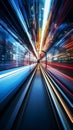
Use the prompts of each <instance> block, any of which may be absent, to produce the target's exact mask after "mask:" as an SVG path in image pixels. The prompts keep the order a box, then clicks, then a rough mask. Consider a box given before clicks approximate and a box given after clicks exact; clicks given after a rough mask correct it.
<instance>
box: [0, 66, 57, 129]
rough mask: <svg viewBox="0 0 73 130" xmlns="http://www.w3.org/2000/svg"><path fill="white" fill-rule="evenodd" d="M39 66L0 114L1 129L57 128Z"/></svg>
mask: <svg viewBox="0 0 73 130" xmlns="http://www.w3.org/2000/svg"><path fill="white" fill-rule="evenodd" d="M45 88H46V87H45V82H44V80H43V76H42V73H41V71H40V68H39V66H37V67H36V68H35V70H34V71H33V73H32V74H31V75H30V77H29V78H28V79H27V81H26V83H25V84H23V86H22V87H21V89H20V90H19V91H18V93H16V95H15V96H14V97H13V99H12V101H11V102H10V104H9V105H8V106H7V107H6V110H4V112H3V113H2V114H1V118H0V129H2V130H10V129H15V130H24V129H25V130H30V129H31V130H34V129H35V130H36V129H38V130H40V129H43V130H45V129H46V130H48V129H59V126H58V122H57V120H56V118H55V115H54V111H53V108H52V106H51V102H50V99H49V96H48V94H47V91H46V89H45Z"/></svg>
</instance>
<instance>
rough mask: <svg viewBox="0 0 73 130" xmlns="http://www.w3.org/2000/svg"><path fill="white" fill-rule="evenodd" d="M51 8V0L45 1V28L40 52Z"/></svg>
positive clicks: (43, 28)
mask: <svg viewBox="0 0 73 130" xmlns="http://www.w3.org/2000/svg"><path fill="white" fill-rule="evenodd" d="M50 7H51V0H46V1H45V7H44V17H43V26H42V37H41V43H40V52H41V49H42V42H43V38H44V31H45V27H46V23H47V19H48V15H49V13H50Z"/></svg>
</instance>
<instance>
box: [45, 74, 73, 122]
mask: <svg viewBox="0 0 73 130" xmlns="http://www.w3.org/2000/svg"><path fill="white" fill-rule="evenodd" d="M43 73H44V75H45V77H46V78H47V80H48V82H49V83H50V87H52V89H53V91H54V93H55V95H56V96H57V98H58V100H59V101H60V103H61V105H62V107H63V108H64V110H65V112H66V114H67V115H68V117H69V119H70V121H71V123H73V116H72V113H71V112H70V111H69V108H68V107H67V105H66V104H65V102H64V100H63V99H62V97H61V95H60V94H59V93H58V91H57V90H56V88H55V86H54V85H53V83H52V82H51V81H50V79H49V77H48V76H47V75H46V73H45V72H43ZM46 78H45V79H46ZM50 87H48V88H49V89H50Z"/></svg>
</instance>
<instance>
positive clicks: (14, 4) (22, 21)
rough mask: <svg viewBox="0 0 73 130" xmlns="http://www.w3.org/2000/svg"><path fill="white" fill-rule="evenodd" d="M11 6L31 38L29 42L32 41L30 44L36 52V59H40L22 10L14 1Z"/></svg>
mask: <svg viewBox="0 0 73 130" xmlns="http://www.w3.org/2000/svg"><path fill="white" fill-rule="evenodd" d="M10 4H11V5H12V7H13V8H14V10H15V12H16V14H17V16H18V18H19V20H20V23H21V26H22V27H23V29H24V31H25V32H26V34H27V36H28V38H29V41H30V43H31V46H32V48H33V50H34V52H35V55H36V57H37V58H38V54H37V52H36V49H35V46H34V43H33V41H32V40H31V36H30V34H29V32H28V29H27V26H26V23H25V20H24V17H23V15H22V13H21V10H20V8H19V6H18V8H17V5H16V3H15V1H14V0H12V1H10Z"/></svg>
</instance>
